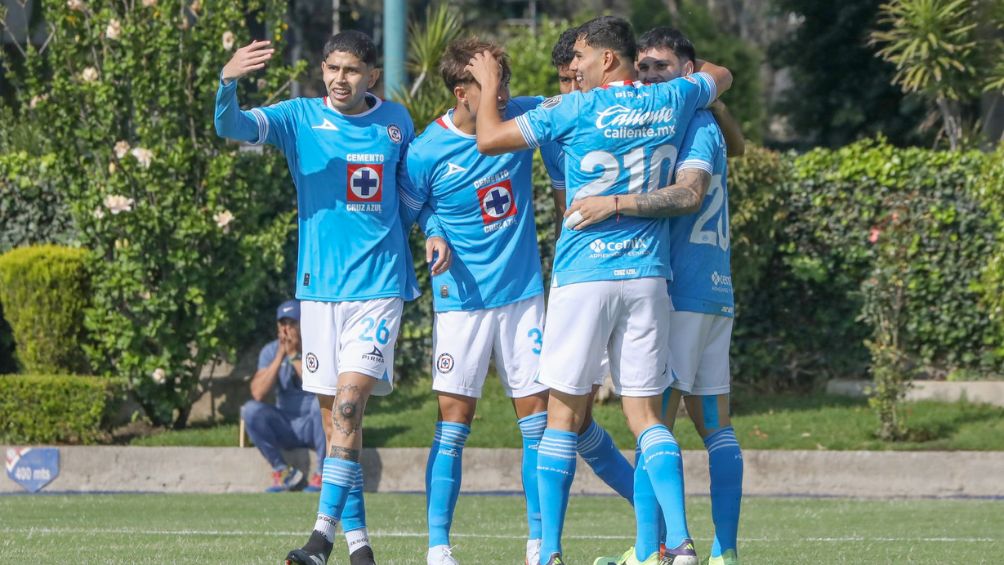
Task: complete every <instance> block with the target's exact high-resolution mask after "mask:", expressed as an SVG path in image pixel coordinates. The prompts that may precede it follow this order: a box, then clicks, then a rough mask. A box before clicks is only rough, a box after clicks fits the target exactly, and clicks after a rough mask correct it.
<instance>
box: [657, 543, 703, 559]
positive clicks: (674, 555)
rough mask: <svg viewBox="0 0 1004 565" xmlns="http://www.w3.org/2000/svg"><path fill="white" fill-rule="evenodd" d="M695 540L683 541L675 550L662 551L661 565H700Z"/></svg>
mask: <svg viewBox="0 0 1004 565" xmlns="http://www.w3.org/2000/svg"><path fill="white" fill-rule="evenodd" d="M699 564H700V561H698V560H697V552H696V551H694V542H693V540H689V539H688V540H683V543H681V544H680V545H678V546H677V547H676V548H674V549H667V550H665V551H660V558H659V565H699Z"/></svg>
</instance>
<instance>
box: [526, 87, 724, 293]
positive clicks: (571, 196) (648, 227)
mask: <svg viewBox="0 0 1004 565" xmlns="http://www.w3.org/2000/svg"><path fill="white" fill-rule="evenodd" d="M714 99H715V83H714V80H713V79H712V78H711V77H710V76H708V75H706V74H704V73H697V74H694V75H690V76H688V77H684V78H679V79H676V80H672V81H670V82H665V83H661V84H642V83H639V82H635V83H630V82H620V83H612V84H608V85H605V86H604V87H602V88H596V89H593V90H592V91H590V92H587V93H581V92H573V93H571V94H566V95H563V96H555V97H553V98H549V99H547V100H546V101H544V103H542V104H541V105H540V106H539V107H537V108H535V109H534V110H531V111H529V112H527V113H526V114H523V115H522V116H519V117H517V118H516V124H517V125H518V126H519V129H520V132H521V133H522V134H523V139H524V140H525V141H526V143H527V144H528V145H529V146H531V147H537V146H541V145H542V144H545V143H548V142H552V141H553V142H557V143H558V144H559V145H561V147H562V149H563V151H564V153H565V165H566V170H565V176H566V191H567V196H566V198H567V202H568V204H569V206H571V204H572V202H573V201H574V200H575V199H577V198H585V197H587V196H598V195H619V194H633V193H641V192H648V191H650V190H653V189H656V188H659V187H660V186H664V185H665V183H667V182H669V180H670V178H671V176H672V172H673V170H674V167H675V165H676V158H677V154H678V153H679V147H680V144H681V143H682V141H683V134H684V133H685V132H686V129H687V124H688V123H689V122H690V119H691V117H693V115H694V112H696V111H697V110H698V109H700V108H703V107H705V106H707V105H708V104H710V103H711V102H712V101H713V100H714ZM556 247H557V248H556V250H555V257H554V276H553V278H552V282H553V284H554V285H555V286H562V285H566V284H573V283H578V282H586V281H597V280H620V279H636V278H642V277H663V278H667V279H669V278H672V273H671V270H670V254H669V223H668V222H666V221H665V220H663V219H652V218H638V217H630V216H622V217H620V218H617V217H611V218H609V219H607V220H604V221H603V222H600V223H598V224H596V225H593V226H589V227H588V228H586V229H584V230H579V231H575V230H569V229H567V228H562V231H561V237H560V238H559V239H558V243H557V246H556Z"/></svg>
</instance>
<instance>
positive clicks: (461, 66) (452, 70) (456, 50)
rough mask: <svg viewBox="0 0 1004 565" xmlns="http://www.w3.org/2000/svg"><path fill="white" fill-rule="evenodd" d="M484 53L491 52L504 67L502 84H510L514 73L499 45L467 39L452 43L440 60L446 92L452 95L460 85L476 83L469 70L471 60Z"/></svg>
mask: <svg viewBox="0 0 1004 565" xmlns="http://www.w3.org/2000/svg"><path fill="white" fill-rule="evenodd" d="M482 51H490V52H491V54H492V55H493V56H494V57H495V58H496V59H498V61H499V63H500V64H501V65H502V84H505V83H507V82H509V78H510V77H511V76H512V71H511V70H510V69H509V58H508V57H507V56H506V54H505V51H503V50H502V48H501V47H499V46H498V45H496V44H494V43H491V42H488V41H482V40H480V39H478V38H477V37H465V38H462V39H455V40H453V41H451V42H450V44H449V45H448V46H447V47H446V51H445V52H444V53H443V58H442V59H440V60H439V74H440V75H442V77H443V83H444V84H445V85H446V90H449V91H450V92H451V93H452V92H453V89H454V88H455V87H456V86H457V85H458V84H465V83H471V82H476V81H475V80H474V75H472V74H471V73H470V71H468V70H467V65H468V64H470V62H471V59H472V58H473V57H474V56H475V55H477V54H478V53H481V52H482Z"/></svg>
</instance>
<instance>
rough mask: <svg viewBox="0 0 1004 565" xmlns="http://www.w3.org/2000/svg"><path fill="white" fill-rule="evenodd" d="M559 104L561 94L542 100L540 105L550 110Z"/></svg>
mask: <svg viewBox="0 0 1004 565" xmlns="http://www.w3.org/2000/svg"><path fill="white" fill-rule="evenodd" d="M558 104H561V96H552V97H550V98H548V99H547V100H544V101H543V102H541V103H540V107H541V108H543V109H545V110H550V109H551V108H554V107H555V106H557V105H558Z"/></svg>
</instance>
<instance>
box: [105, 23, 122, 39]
mask: <svg viewBox="0 0 1004 565" xmlns="http://www.w3.org/2000/svg"><path fill="white" fill-rule="evenodd" d="M105 37H107V38H108V39H111V40H112V41H117V40H118V38H120V37H122V24H120V23H119V21H118V20H115V19H113V20H112V21H110V22H108V27H106V28H105Z"/></svg>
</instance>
